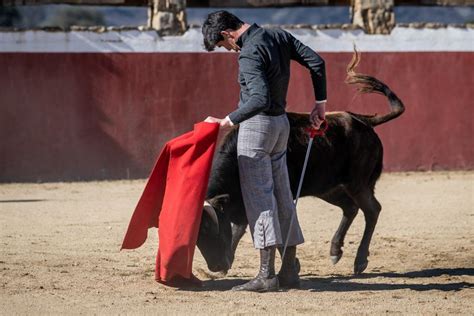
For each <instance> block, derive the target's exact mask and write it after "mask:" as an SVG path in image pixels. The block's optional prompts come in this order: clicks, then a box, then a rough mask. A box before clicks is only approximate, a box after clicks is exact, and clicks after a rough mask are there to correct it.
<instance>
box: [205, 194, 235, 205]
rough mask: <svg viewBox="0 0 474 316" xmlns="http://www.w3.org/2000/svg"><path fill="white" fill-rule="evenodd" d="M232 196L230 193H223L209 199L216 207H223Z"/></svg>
mask: <svg viewBox="0 0 474 316" xmlns="http://www.w3.org/2000/svg"><path fill="white" fill-rule="evenodd" d="M229 200H230V196H229V194H221V195H216V196H215V197H213V198H212V199H210V200H209V202H210V203H211V204H212V205H214V206H215V207H218V208H220V207H222V206H224V205H225V204H227V203H229Z"/></svg>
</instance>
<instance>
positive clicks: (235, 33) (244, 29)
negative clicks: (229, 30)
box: [233, 23, 250, 41]
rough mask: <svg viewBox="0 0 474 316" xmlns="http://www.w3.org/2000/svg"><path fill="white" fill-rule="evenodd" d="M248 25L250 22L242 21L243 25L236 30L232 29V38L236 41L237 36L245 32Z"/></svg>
mask: <svg viewBox="0 0 474 316" xmlns="http://www.w3.org/2000/svg"><path fill="white" fill-rule="evenodd" d="M249 27H250V24H248V23H244V25H242V26H241V27H240V28H239V29H238V30H235V31H234V34H233V35H234V38H235V40H236V41H237V40H238V39H239V37H240V36H241V35H242V34H244V33H245V31H247V30H248V28H249Z"/></svg>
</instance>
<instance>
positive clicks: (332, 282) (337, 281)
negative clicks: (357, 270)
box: [301, 268, 474, 292]
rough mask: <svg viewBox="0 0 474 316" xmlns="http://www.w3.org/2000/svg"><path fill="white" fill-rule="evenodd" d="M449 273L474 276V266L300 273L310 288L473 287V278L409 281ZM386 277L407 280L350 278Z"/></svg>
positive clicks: (349, 290) (305, 288)
mask: <svg viewBox="0 0 474 316" xmlns="http://www.w3.org/2000/svg"><path fill="white" fill-rule="evenodd" d="M441 275H447V276H473V275H474V268H436V269H426V270H420V271H410V272H405V273H396V272H381V273H364V274H362V275H359V276H342V275H335V276H331V277H327V278H325V277H316V276H313V275H301V281H302V282H301V289H302V290H309V291H311V292H352V291H394V290H403V289H410V290H413V291H430V290H438V291H460V290H462V289H468V288H469V289H471V288H474V284H473V283H470V282H455V283H427V284H413V283H409V280H410V279H416V278H431V277H439V276H441ZM377 277H383V278H387V280H389V279H391V278H397V279H398V278H405V279H407V283H404V284H391V283H361V282H351V280H356V281H360V280H363V279H371V278H377Z"/></svg>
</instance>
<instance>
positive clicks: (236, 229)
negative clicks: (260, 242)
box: [232, 224, 247, 258]
mask: <svg viewBox="0 0 474 316" xmlns="http://www.w3.org/2000/svg"><path fill="white" fill-rule="evenodd" d="M246 229H247V224H245V225H239V224H232V258H235V251H236V250H237V246H238V245H239V242H240V239H241V238H242V236H243V235H244V234H245V230H246Z"/></svg>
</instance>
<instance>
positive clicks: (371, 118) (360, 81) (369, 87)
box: [346, 47, 405, 126]
mask: <svg viewBox="0 0 474 316" xmlns="http://www.w3.org/2000/svg"><path fill="white" fill-rule="evenodd" d="M359 62H360V53H359V52H358V51H357V50H356V48H355V47H354V55H353V56H352V60H351V62H350V63H349V65H348V66H347V77H346V83H348V84H355V85H357V90H358V91H359V92H361V93H379V94H383V95H385V96H386V97H387V99H388V102H389V103H390V112H389V113H387V114H385V115H377V114H375V115H360V114H357V115H356V116H357V117H358V118H359V119H361V120H363V121H364V122H366V123H367V124H369V125H371V126H377V125H380V124H383V123H385V122H388V121H390V120H393V119H394V118H397V117H399V116H400V115H401V114H402V113H403V112H404V111H405V106H404V105H403V102H402V101H401V100H400V99H399V98H398V97H397V96H396V94H395V93H394V92H393V91H392V90H390V88H389V87H388V86H387V85H386V84H385V83H383V82H382V81H380V80H378V79H377V78H374V77H371V76H368V75H364V74H359V73H356V72H355V71H354V70H355V68H356V67H357V65H358V64H359Z"/></svg>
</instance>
